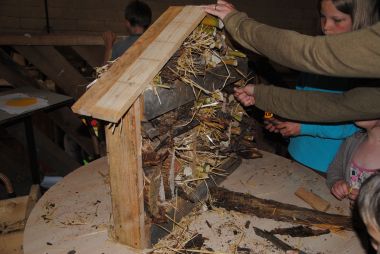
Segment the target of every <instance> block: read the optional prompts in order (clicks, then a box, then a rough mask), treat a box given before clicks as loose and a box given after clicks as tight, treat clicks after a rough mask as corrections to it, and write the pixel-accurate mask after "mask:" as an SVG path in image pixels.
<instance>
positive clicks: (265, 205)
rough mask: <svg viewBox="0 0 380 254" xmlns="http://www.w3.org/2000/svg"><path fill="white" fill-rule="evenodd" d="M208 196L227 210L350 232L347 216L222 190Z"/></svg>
mask: <svg viewBox="0 0 380 254" xmlns="http://www.w3.org/2000/svg"><path fill="white" fill-rule="evenodd" d="M210 194H211V196H212V198H213V200H215V201H214V203H213V205H215V206H217V207H223V208H225V209H227V210H234V211H237V212H241V213H245V214H252V215H255V216H257V217H259V218H268V219H273V220H278V221H286V222H290V223H297V224H304V225H318V224H323V225H330V226H332V227H338V228H339V229H345V230H352V220H351V217H348V216H343V215H338V214H329V213H324V212H320V211H316V210H312V209H308V208H303V207H299V206H295V205H290V204H285V203H280V202H277V201H274V200H268V199H261V198H257V197H255V196H252V195H249V194H243V193H239V192H233V191H229V190H227V189H224V188H211V189H210Z"/></svg>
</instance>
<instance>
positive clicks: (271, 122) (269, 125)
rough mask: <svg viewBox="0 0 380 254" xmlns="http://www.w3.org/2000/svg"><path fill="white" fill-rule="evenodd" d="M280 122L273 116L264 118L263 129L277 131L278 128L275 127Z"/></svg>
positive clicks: (278, 130)
mask: <svg viewBox="0 0 380 254" xmlns="http://www.w3.org/2000/svg"><path fill="white" fill-rule="evenodd" d="M280 123H283V122H282V121H280V120H278V119H276V118H274V117H272V118H269V119H266V120H265V121H264V124H265V129H267V130H268V131H269V132H274V133H279V132H280V129H278V128H277V125H278V124H280Z"/></svg>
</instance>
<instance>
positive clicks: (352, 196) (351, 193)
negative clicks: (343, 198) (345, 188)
mask: <svg viewBox="0 0 380 254" xmlns="http://www.w3.org/2000/svg"><path fill="white" fill-rule="evenodd" d="M358 195H359V190H358V189H351V191H349V193H348V198H349V199H350V201H353V202H354V201H355V200H356V198H357V197H358Z"/></svg>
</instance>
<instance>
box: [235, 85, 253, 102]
mask: <svg viewBox="0 0 380 254" xmlns="http://www.w3.org/2000/svg"><path fill="white" fill-rule="evenodd" d="M254 88H255V85H253V84H249V85H246V86H245V87H242V88H234V91H235V93H234V96H235V98H236V100H238V101H240V102H241V104H243V105H244V106H246V107H247V106H252V105H254V104H255V98H254Z"/></svg>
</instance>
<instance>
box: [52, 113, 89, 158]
mask: <svg viewBox="0 0 380 254" xmlns="http://www.w3.org/2000/svg"><path fill="white" fill-rule="evenodd" d="M47 114H48V116H49V117H50V119H51V120H53V122H54V123H55V124H56V125H58V126H59V128H61V129H62V130H63V131H64V132H65V133H67V134H68V135H70V137H71V138H72V139H73V140H74V141H75V142H76V143H77V144H78V145H79V146H80V147H81V148H82V149H83V150H84V151H85V152H86V153H87V154H88V155H90V156H95V155H96V153H95V149H94V144H93V141H92V139H91V138H90V137H88V136H83V135H80V134H79V133H78V129H79V128H81V127H83V126H82V125H83V123H82V121H81V120H80V119H79V117H78V116H77V115H75V114H74V113H73V112H72V111H71V110H70V109H69V108H67V107H64V108H60V109H57V110H54V111H53V112H49V113H47Z"/></svg>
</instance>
